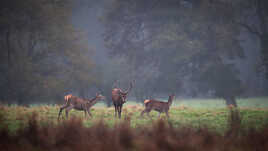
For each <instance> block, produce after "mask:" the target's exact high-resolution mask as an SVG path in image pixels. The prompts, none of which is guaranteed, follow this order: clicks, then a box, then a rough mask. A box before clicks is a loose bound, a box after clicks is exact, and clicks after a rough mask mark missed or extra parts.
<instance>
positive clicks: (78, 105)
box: [58, 93, 105, 120]
mask: <svg viewBox="0 0 268 151" xmlns="http://www.w3.org/2000/svg"><path fill="white" fill-rule="evenodd" d="M102 99H105V97H104V96H102V95H101V94H99V93H97V94H96V97H94V98H93V99H82V98H79V97H77V96H73V95H72V94H68V95H66V96H64V101H65V104H64V105H63V106H61V107H60V111H59V115H58V120H59V119H60V116H61V112H62V110H64V109H65V115H66V118H68V113H69V111H70V110H72V109H75V110H79V111H84V112H85V117H87V114H88V115H89V116H90V117H92V115H91V113H90V108H91V107H92V106H93V105H95V104H96V103H97V102H98V101H99V100H102Z"/></svg>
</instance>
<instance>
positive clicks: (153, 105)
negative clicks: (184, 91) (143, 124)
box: [141, 94, 175, 118]
mask: <svg viewBox="0 0 268 151" xmlns="http://www.w3.org/2000/svg"><path fill="white" fill-rule="evenodd" d="M174 96H175V95H174V94H172V95H170V96H169V98H168V102H162V101H158V100H154V99H150V100H144V105H145V109H144V110H143V111H142V112H141V116H143V114H144V113H145V112H146V113H147V115H148V116H149V117H150V115H149V113H150V112H151V111H152V110H155V111H157V112H159V114H158V117H160V114H161V113H162V112H165V113H166V116H167V117H168V118H169V115H168V110H169V107H170V106H171V104H172V101H173V98H174Z"/></svg>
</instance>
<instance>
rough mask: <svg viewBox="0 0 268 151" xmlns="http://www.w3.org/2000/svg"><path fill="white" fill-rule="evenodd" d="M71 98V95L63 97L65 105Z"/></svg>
mask: <svg viewBox="0 0 268 151" xmlns="http://www.w3.org/2000/svg"><path fill="white" fill-rule="evenodd" d="M71 97H72V95H71V94H68V95H65V96H64V102H65V104H68V102H69V99H70V98H71Z"/></svg>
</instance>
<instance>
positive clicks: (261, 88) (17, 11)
mask: <svg viewBox="0 0 268 151" xmlns="http://www.w3.org/2000/svg"><path fill="white" fill-rule="evenodd" d="M78 3H80V4H82V5H83V6H87V7H88V9H93V10H94V8H96V7H99V8H101V10H102V11H101V12H102V13H101V15H99V16H98V17H99V18H98V20H97V21H98V24H101V25H102V29H103V30H102V33H100V34H102V37H101V38H102V40H103V42H102V43H101V45H103V46H105V49H97V48H98V47H96V46H95V45H93V44H92V43H91V44H89V43H90V42H88V41H90V40H89V39H87V38H88V36H89V35H87V32H86V31H84V30H80V29H79V26H77V24H78V25H79V22H75V23H74V22H72V19H73V11H78V10H79V9H80V8H79V7H78V6H82V5H77V4H78ZM267 10H268V4H267V2H266V1H265V0H236V1H230V0H195V1H194V0H166V1H159V0H147V1H144V0H114V1H105V0H103V1H86V0H79V1H78V2H72V1H69V0H38V1H36V0H25V1H23V2H22V1H20V0H10V1H5V0H4V1H1V6H0V16H1V17H0V33H1V34H0V43H1V44H0V47H1V55H0V57H1V59H0V61H1V64H0V72H1V75H0V90H1V91H0V93H1V94H0V100H1V101H6V102H8V103H19V104H28V103H38V102H43V103H58V102H62V101H63V96H64V95H66V94H68V93H73V94H75V95H78V96H80V97H84V98H86V97H90V96H92V95H94V94H95V93H96V92H97V91H100V92H101V93H103V95H105V96H107V98H108V99H107V103H108V104H110V103H111V100H110V99H109V98H110V95H111V88H112V85H113V83H114V81H116V80H119V83H120V87H122V88H127V86H128V84H129V82H130V81H132V80H135V81H136V82H135V84H134V87H133V90H132V92H131V94H130V95H131V96H132V97H133V99H136V100H138V101H142V100H143V99H145V98H152V97H164V98H166V96H167V95H168V94H170V93H175V94H176V95H177V96H181V97H219V98H223V99H225V100H226V102H227V104H233V105H236V102H235V98H236V97H255V96H263V95H267V93H268V92H267V85H268V84H267V78H268V64H267V60H268V53H267V49H268V45H267V44H268V42H267V39H268V38H267V35H268V24H267V18H268V11H267ZM91 13H93V14H94V13H95V12H94V11H91ZM93 16H94V15H93ZM84 19H86V20H89V22H90V23H91V24H92V26H91V25H89V27H87V28H88V29H91V28H92V29H93V31H94V29H95V28H97V27H95V26H93V24H95V25H96V23H94V21H93V19H92V18H90V17H89V18H84ZM91 21H92V22H91ZM96 45H97V44H96ZM93 48H96V49H93ZM100 54H106V55H107V57H106V58H105V57H104V59H103V58H102V57H100ZM252 54H254V55H252ZM94 56H97V57H95V58H94ZM102 60H103V63H100V62H102ZM249 60H251V61H249ZM252 60H253V61H252Z"/></svg>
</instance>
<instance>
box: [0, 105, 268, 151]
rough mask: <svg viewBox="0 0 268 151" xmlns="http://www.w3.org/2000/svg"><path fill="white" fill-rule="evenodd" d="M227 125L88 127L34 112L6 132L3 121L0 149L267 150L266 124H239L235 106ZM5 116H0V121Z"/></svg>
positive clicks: (127, 121) (75, 120) (100, 124)
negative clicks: (223, 127) (223, 129)
mask: <svg viewBox="0 0 268 151" xmlns="http://www.w3.org/2000/svg"><path fill="white" fill-rule="evenodd" d="M230 112H231V114H230V117H229V128H228V130H227V131H226V132H225V133H224V134H223V135H222V134H219V133H218V132H216V131H211V130H209V129H207V128H205V127H203V128H198V129H196V128H192V127H189V126H184V127H180V128H175V127H173V126H172V124H171V123H169V122H167V121H164V120H159V121H157V122H156V123H154V124H153V125H152V127H144V126H142V127H138V128H131V127H130V120H131V119H130V118H126V119H125V121H124V122H121V123H118V124H116V125H115V126H114V127H112V128H111V127H109V126H107V125H105V124H104V122H102V121H100V122H98V123H96V124H95V125H94V126H91V127H89V128H87V127H85V126H84V125H83V122H82V120H81V119H79V118H71V119H70V120H65V121H62V122H60V123H53V122H51V123H50V124H46V125H40V122H39V121H38V120H37V119H38V114H36V113H34V114H32V115H31V117H30V118H29V119H28V121H27V124H26V126H23V127H21V128H19V130H17V131H16V133H12V134H11V133H9V132H8V127H7V125H4V124H2V126H1V128H0V150H3V151H12V150H16V151H17V150H24V151H31V150H40V151H43V150H44V151H48V150H55V151H57V150H63V151H71V150H79V151H86V150H94V151H99V150H115V151H126V150H141V151H149V150H152V151H158V150H161V151H163V150H176V151H177V150H184V151H197V150H198V151H229V150H230V151H233V150H241V151H242V150H243V151H252V150H256V151H264V150H268V125H267V126H266V127H263V128H261V129H258V130H257V129H254V128H250V129H248V128H247V129H246V128H243V127H242V126H241V117H240V115H239V111H238V110H230ZM3 120H5V118H4V117H3V115H1V116H0V123H3Z"/></svg>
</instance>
